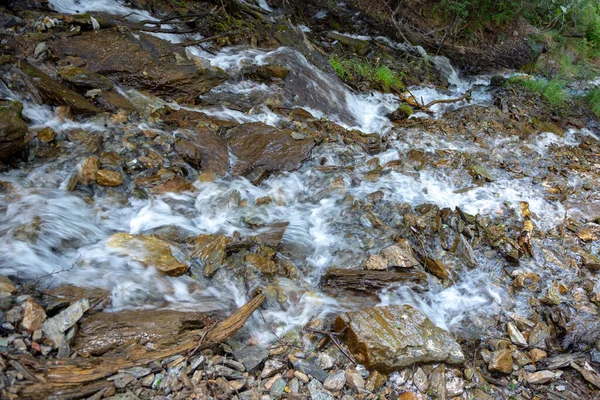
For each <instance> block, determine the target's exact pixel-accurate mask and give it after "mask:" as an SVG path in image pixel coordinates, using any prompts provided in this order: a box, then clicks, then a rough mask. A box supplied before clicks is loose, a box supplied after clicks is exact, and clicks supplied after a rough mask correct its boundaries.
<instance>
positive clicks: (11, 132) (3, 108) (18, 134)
mask: <svg viewBox="0 0 600 400" xmlns="http://www.w3.org/2000/svg"><path fill="white" fill-rule="evenodd" d="M22 112H23V104H22V103H20V102H18V101H4V100H3V101H0V161H5V162H6V161H10V160H11V159H12V158H13V157H15V156H16V155H18V154H19V153H21V151H23V149H24V148H25V134H26V133H27V129H28V127H27V123H26V122H25V121H23V116H22V114H21V113H22Z"/></svg>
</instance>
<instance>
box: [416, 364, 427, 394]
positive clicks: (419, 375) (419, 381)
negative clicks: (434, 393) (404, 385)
mask: <svg viewBox="0 0 600 400" xmlns="http://www.w3.org/2000/svg"><path fill="white" fill-rule="evenodd" d="M412 380H413V383H414V384H415V386H416V387H417V389H419V391H420V392H421V393H426V392H427V389H429V380H428V379H427V375H426V374H425V372H424V371H423V370H422V369H421V368H417V370H416V371H415V373H414V374H413V378H412Z"/></svg>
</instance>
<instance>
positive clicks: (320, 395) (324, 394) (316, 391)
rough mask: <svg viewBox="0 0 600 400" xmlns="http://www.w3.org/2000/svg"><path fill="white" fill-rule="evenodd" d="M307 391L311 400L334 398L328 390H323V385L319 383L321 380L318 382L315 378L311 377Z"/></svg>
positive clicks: (329, 399)
mask: <svg viewBox="0 0 600 400" xmlns="http://www.w3.org/2000/svg"><path fill="white" fill-rule="evenodd" d="M308 391H309V393H310V397H311V399H312V400H333V399H334V397H333V396H332V394H331V393H329V391H327V390H325V389H324V388H323V385H322V384H321V382H319V381H318V380H316V379H313V380H312V381H311V382H310V383H309V384H308Z"/></svg>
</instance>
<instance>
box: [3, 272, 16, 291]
mask: <svg viewBox="0 0 600 400" xmlns="http://www.w3.org/2000/svg"><path fill="white" fill-rule="evenodd" d="M15 290H17V287H16V286H15V284H14V283H13V282H12V281H11V280H10V279H9V278H7V277H6V276H4V275H0V293H1V292H6V293H13V292H14V291H15Z"/></svg>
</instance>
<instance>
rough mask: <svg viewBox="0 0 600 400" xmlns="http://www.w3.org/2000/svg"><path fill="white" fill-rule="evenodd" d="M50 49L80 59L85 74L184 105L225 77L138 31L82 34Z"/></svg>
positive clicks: (225, 77)
mask: <svg viewBox="0 0 600 400" xmlns="http://www.w3.org/2000/svg"><path fill="white" fill-rule="evenodd" d="M51 48H52V50H53V52H54V53H55V54H57V55H60V54H62V55H65V56H67V55H70V56H76V57H80V58H82V59H83V60H85V62H86V70H87V71H90V72H93V73H98V74H102V75H106V76H109V77H112V78H113V79H116V80H117V81H119V82H122V83H123V84H124V85H126V86H129V87H133V88H137V89H144V90H147V91H149V92H151V93H153V94H155V95H158V96H161V97H165V98H170V99H173V100H176V101H183V102H186V103H189V102H193V101H194V99H195V98H196V97H198V96H199V95H201V94H203V93H206V92H208V91H209V90H210V89H212V88H214V87H215V86H218V85H219V84H221V83H222V82H224V81H225V80H226V79H227V78H228V75H227V74H226V73H225V72H224V71H223V70H221V69H218V68H205V69H203V68H201V67H199V66H198V65H197V64H196V63H195V62H194V61H193V60H189V59H188V58H187V56H186V53H185V49H184V47H182V46H180V45H178V44H173V43H170V42H168V41H166V40H163V39H160V38H158V37H155V36H152V35H148V34H146V33H142V32H136V33H134V32H122V29H121V30H119V29H116V28H115V29H103V30H101V31H97V32H84V33H83V34H81V35H79V36H73V37H69V38H62V39H60V40H57V41H56V42H54V43H53V44H52V45H51Z"/></svg>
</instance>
